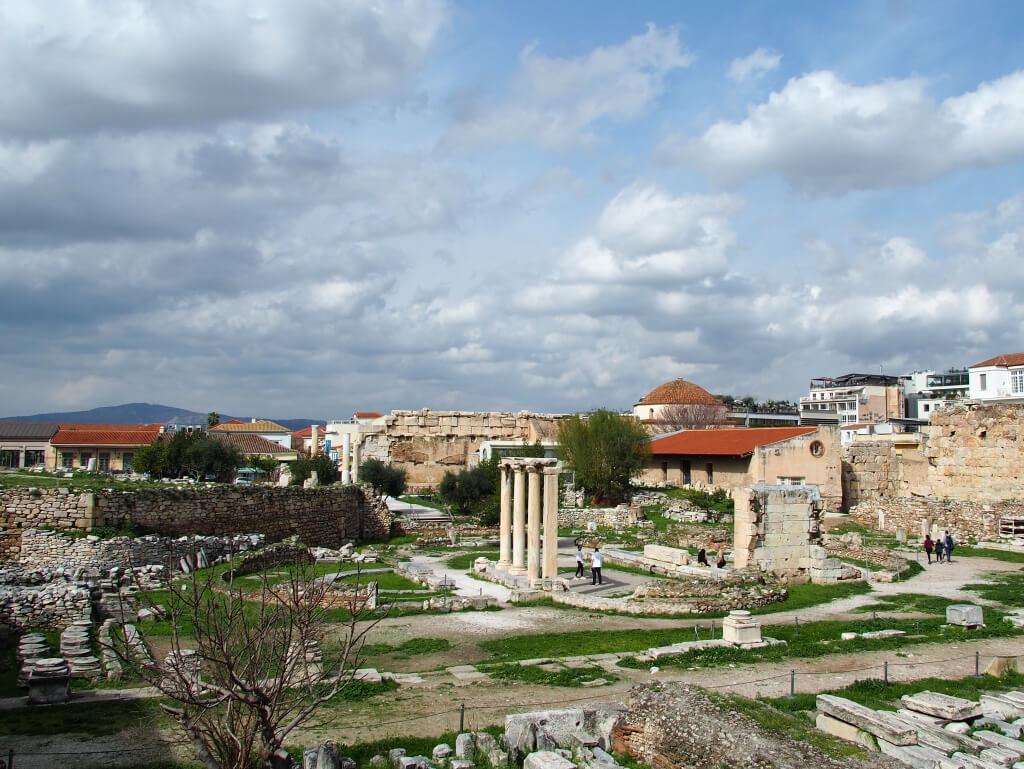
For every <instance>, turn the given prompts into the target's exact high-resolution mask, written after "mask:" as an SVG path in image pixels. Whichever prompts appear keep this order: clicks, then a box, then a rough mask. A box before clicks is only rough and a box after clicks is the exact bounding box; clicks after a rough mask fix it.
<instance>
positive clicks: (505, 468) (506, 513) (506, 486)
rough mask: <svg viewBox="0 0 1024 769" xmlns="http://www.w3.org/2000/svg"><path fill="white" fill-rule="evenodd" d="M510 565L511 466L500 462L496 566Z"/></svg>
mask: <svg viewBox="0 0 1024 769" xmlns="http://www.w3.org/2000/svg"><path fill="white" fill-rule="evenodd" d="M511 565H512V468H511V467H510V466H509V464H508V463H507V462H502V463H501V528H500V529H499V530H498V568H499V569H506V570H507V569H508V568H509V567H510V566H511Z"/></svg>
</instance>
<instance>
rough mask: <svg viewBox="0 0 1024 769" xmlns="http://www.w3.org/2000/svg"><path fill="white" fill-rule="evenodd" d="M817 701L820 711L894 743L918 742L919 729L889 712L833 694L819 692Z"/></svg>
mask: <svg viewBox="0 0 1024 769" xmlns="http://www.w3.org/2000/svg"><path fill="white" fill-rule="evenodd" d="M816 702H817V707H818V712H819V713H825V714H826V715H829V716H832V717H833V718H836V719H839V720H840V721H845V722H846V723H848V724H852V725H853V726H856V727H858V728H859V729H863V730H864V731H866V732H868V733H869V734H873V735H874V736H875V737H877V738H881V739H884V740H886V741H888V742H889V743H891V744H893V745H900V746H904V745H916V744H917V731H916V730H915V729H913V728H910V727H908V726H907V725H906V723H905V722H903V721H897V720H896V719H894V718H892V717H891V716H890V714H888V713H884V712H875V711H874V710H872V709H871V708H866V707H864V706H863V705H861V704H859V703H857V702H853V701H852V700H848V699H846V698H844V697H836V696H834V695H831V694H819V695H818V697H817V700H816Z"/></svg>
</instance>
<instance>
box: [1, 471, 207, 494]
mask: <svg viewBox="0 0 1024 769" xmlns="http://www.w3.org/2000/svg"><path fill="white" fill-rule="evenodd" d="M182 485H183V486H186V487H191V486H192V484H190V483H189V484H182ZM29 487H35V488H39V489H84V490H87V491H102V490H103V489H113V490H115V491H132V490H135V489H167V488H176V485H175V484H170V483H159V482H155V481H130V480H127V479H126V478H118V477H116V476H113V475H107V474H105V473H74V474H73V475H72V476H71V477H70V478H65V477H64V474H63V473H59V474H58V473H0V488H29Z"/></svg>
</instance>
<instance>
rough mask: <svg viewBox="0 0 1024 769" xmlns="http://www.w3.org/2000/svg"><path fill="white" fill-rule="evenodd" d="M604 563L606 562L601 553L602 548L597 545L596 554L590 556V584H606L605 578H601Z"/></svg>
mask: <svg viewBox="0 0 1024 769" xmlns="http://www.w3.org/2000/svg"><path fill="white" fill-rule="evenodd" d="M602 563H604V555H603V554H602V553H601V548H599V547H595V548H594V554H593V555H591V556H590V584H592V585H603V584H604V580H602V579H601V564H602Z"/></svg>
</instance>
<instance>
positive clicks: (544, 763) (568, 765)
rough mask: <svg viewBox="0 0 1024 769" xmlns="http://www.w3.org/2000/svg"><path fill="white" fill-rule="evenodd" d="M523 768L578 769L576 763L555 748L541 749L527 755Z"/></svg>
mask: <svg viewBox="0 0 1024 769" xmlns="http://www.w3.org/2000/svg"><path fill="white" fill-rule="evenodd" d="M523 769H576V764H574V763H573V762H572V761H570V760H569V759H567V758H565V757H564V756H561V755H559V754H558V753H555V752H554V751H553V750H539V751H537V752H536V753H530V755H528V756H527V757H526V759H525V760H524V761H523Z"/></svg>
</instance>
